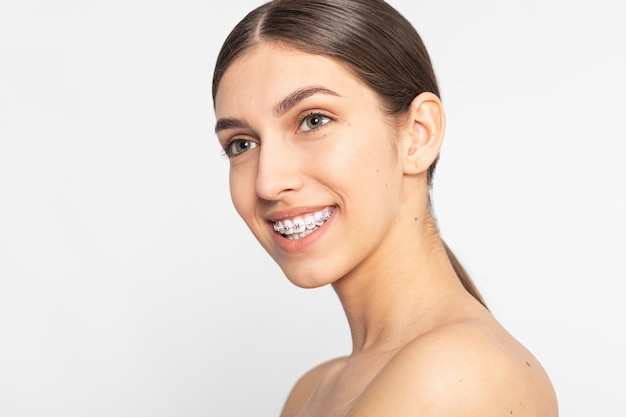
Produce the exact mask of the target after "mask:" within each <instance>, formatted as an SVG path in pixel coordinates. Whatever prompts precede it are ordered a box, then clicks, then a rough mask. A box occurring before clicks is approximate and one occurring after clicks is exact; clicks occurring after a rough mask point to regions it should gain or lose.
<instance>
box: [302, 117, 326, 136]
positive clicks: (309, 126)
mask: <svg viewBox="0 0 626 417" xmlns="http://www.w3.org/2000/svg"><path fill="white" fill-rule="evenodd" d="M330 121H331V119H330V117H328V116H325V115H323V114H321V113H311V114H309V115H308V116H306V117H305V118H303V119H302V122H301V123H300V130H301V131H303V132H310V131H311V130H315V129H319V128H320V127H322V126H324V125H325V124H327V123H328V122H330Z"/></svg>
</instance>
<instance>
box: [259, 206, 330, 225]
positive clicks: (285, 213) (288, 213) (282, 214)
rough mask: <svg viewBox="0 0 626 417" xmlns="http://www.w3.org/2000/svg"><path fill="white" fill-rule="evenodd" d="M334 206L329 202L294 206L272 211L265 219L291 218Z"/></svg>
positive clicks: (271, 220) (272, 220) (270, 220)
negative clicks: (326, 203)
mask: <svg viewBox="0 0 626 417" xmlns="http://www.w3.org/2000/svg"><path fill="white" fill-rule="evenodd" d="M335 207H336V206H335V205H332V204H331V205H326V206H310V207H294V208H290V209H286V210H280V211H274V212H272V213H270V214H269V215H268V216H267V221H268V222H276V221H279V220H283V219H291V218H293V217H298V216H302V215H305V214H310V213H315V212H316V211H320V210H324V209H325V208H335Z"/></svg>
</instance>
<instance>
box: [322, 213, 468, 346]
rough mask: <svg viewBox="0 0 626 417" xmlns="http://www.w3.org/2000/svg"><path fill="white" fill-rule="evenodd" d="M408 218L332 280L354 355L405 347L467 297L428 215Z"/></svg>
mask: <svg viewBox="0 0 626 417" xmlns="http://www.w3.org/2000/svg"><path fill="white" fill-rule="evenodd" d="M412 223H414V224H413V225H412V228H411V229H412V230H411V229H407V228H406V226H407V225H406V224H405V225H404V226H405V227H400V228H398V232H397V236H395V238H394V239H391V242H393V243H392V244H387V243H382V244H381V247H380V250H378V251H377V253H376V254H374V255H372V256H371V257H370V258H368V259H367V260H366V261H364V262H363V264H362V265H360V266H359V267H357V268H355V269H354V270H353V271H351V272H350V273H349V274H348V275H346V276H345V277H343V278H342V279H340V280H338V281H336V282H335V283H334V284H333V288H334V289H335V292H336V293H337V295H338V296H339V299H340V301H341V303H342V306H343V308H344V311H345V313H346V317H347V319H348V324H349V326H350V331H351V334H352V343H353V355H356V354H359V353H361V352H366V351H378V352H384V351H392V350H394V349H398V348H400V347H402V346H404V345H405V344H406V343H408V341H410V340H413V339H414V338H415V337H417V336H418V335H419V334H422V333H425V332H427V331H429V330H431V329H432V328H433V327H435V326H436V325H438V324H440V321H441V317H443V316H444V312H445V313H446V315H449V313H450V311H451V309H452V306H453V305H456V303H458V302H460V301H461V300H463V299H467V297H468V296H469V294H468V293H467V292H466V291H465V289H464V288H463V286H462V284H461V283H460V281H459V279H458V277H457V276H456V274H455V272H454V269H453V267H452V265H451V264H450V261H449V259H448V257H447V255H446V251H445V247H444V245H443V242H442V241H441V239H440V237H439V235H438V233H437V232H436V228H435V225H434V221H433V220H432V217H431V216H430V215H429V216H428V219H427V220H426V221H425V222H424V223H423V224H422V225H421V226H420V225H419V224H418V222H415V221H412ZM417 236H419V237H420V238H419V239H417V238H416V237H417ZM469 297H471V296H469Z"/></svg>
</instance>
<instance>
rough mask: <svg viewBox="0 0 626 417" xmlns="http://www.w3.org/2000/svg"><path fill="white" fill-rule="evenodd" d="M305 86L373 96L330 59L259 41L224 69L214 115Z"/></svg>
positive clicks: (277, 97)
mask: <svg viewBox="0 0 626 417" xmlns="http://www.w3.org/2000/svg"><path fill="white" fill-rule="evenodd" d="M309 85H316V86H323V87H324V88H327V89H330V90H332V91H335V92H336V93H338V94H339V95H341V96H354V95H359V94H369V95H373V92H372V91H371V90H370V89H369V88H368V87H367V86H366V85H365V84H364V83H363V82H362V81H361V80H360V79H358V78H357V77H356V76H355V75H354V74H353V73H352V72H351V71H350V70H348V69H347V67H346V66H345V65H342V64H340V63H339V62H337V61H336V60H334V59H331V58H328V57H325V56H321V55H315V54H310V53H306V52H302V51H300V50H298V49H295V48H292V47H289V46H285V45H284V44H280V43H276V42H262V43H259V44H258V45H255V46H254V47H252V48H251V49H250V50H248V51H246V52H245V53H244V54H243V55H241V56H239V57H238V58H237V59H235V60H234V61H233V63H232V64H231V65H230V66H229V67H228V69H227V70H226V71H225V73H224V75H223V76H222V79H221V80H220V84H219V86H218V89H217V94H216V97H215V109H216V114H217V115H218V117H219V116H220V114H223V115H226V113H230V112H231V111H232V110H233V109H235V108H237V107H241V106H242V104H244V103H248V104H254V105H255V106H262V105H268V104H270V105H272V104H275V103H276V102H277V101H279V100H280V99H281V98H283V97H284V96H286V95H287V94H289V93H291V92H293V91H294V90H297V89H299V88H302V87H304V86H309ZM362 90H365V91H362ZM256 108H259V107H256Z"/></svg>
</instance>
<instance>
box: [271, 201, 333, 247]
mask: <svg viewBox="0 0 626 417" xmlns="http://www.w3.org/2000/svg"><path fill="white" fill-rule="evenodd" d="M334 212H335V208H334V207H326V208H324V209H323V210H319V211H315V212H312V213H308V214H305V215H301V216H296V217H292V218H284V219H280V220H274V222H273V224H274V231H275V232H276V233H278V234H280V235H281V236H283V237H284V238H286V239H289V240H298V239H302V238H303V237H306V236H308V235H310V234H311V233H313V232H314V231H316V230H317V229H319V228H320V227H322V226H323V225H324V223H326V222H327V221H328V219H330V218H331V217H332V215H333V214H334Z"/></svg>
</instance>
